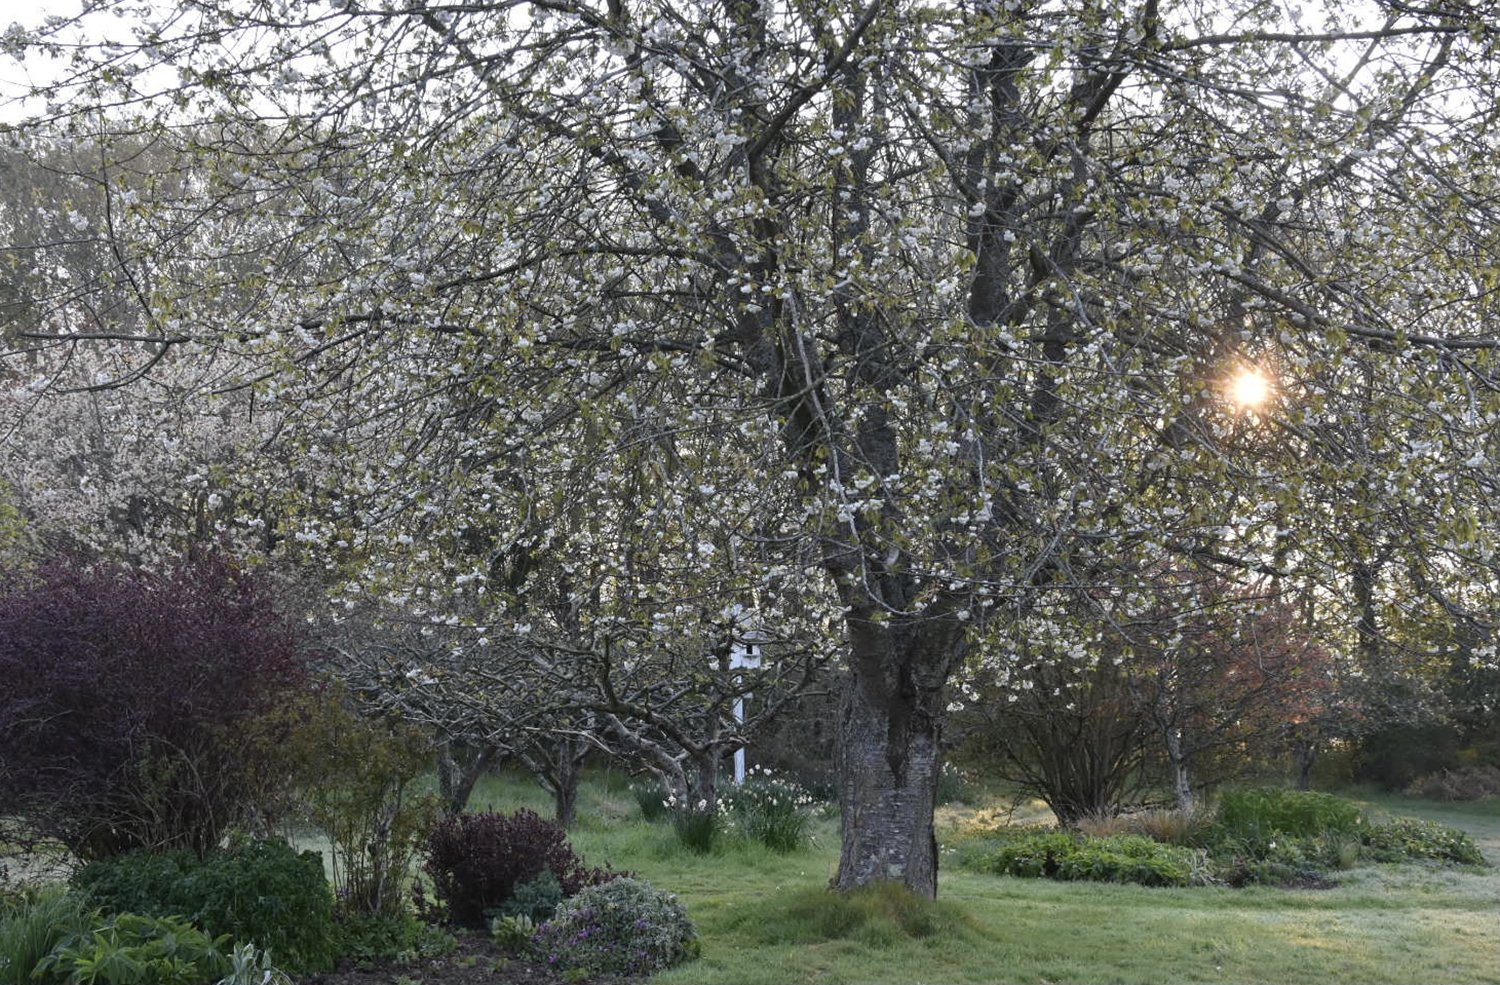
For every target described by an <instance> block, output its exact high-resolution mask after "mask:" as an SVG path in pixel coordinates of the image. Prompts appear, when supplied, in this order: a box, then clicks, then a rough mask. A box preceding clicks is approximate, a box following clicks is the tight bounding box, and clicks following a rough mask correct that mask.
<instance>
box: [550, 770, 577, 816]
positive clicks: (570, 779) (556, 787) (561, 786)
mask: <svg viewBox="0 0 1500 985" xmlns="http://www.w3.org/2000/svg"><path fill="white" fill-rule="evenodd" d="M578 774H579V771H578V770H576V769H564V770H560V771H559V773H558V775H557V776H556V777H554V778H553V779H552V808H553V816H554V819H555V820H556V821H557V824H558V826H559V827H562V828H571V827H572V826H573V822H574V821H576V820H578Z"/></svg>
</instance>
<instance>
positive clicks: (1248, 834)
mask: <svg viewBox="0 0 1500 985" xmlns="http://www.w3.org/2000/svg"><path fill="white" fill-rule="evenodd" d="M995 834H996V835H998V836H999V839H1000V840H1001V844H1000V846H999V847H998V849H996V850H994V851H991V852H988V853H980V854H975V855H971V856H970V861H969V862H968V864H969V865H970V866H971V867H974V868H977V869H979V870H981V871H986V872H993V873H995V874H997V875H1010V876H1023V877H1031V878H1049V879H1060V880H1069V881H1071V880H1093V881H1097V882H1133V883H1139V884H1141V885H1145V886H1186V885H1196V884H1210V883H1220V884H1222V883H1228V884H1229V885H1234V886H1240V885H1246V884H1250V883H1270V884H1299V885H1306V884H1309V883H1311V884H1317V883H1320V882H1321V883H1324V884H1326V876H1327V875H1328V874H1329V873H1330V872H1331V871H1333V870H1337V869H1348V868H1352V867H1353V866H1354V865H1356V864H1358V863H1359V862H1361V861H1366V862H1409V861H1416V860H1424V861H1429V862H1431V861H1436V862H1441V863H1451V864H1458V865H1477V866H1483V865H1485V864H1486V862H1485V858H1484V855H1483V853H1482V852H1481V851H1480V850H1479V847H1478V846H1477V845H1476V844H1475V843H1474V840H1473V839H1472V838H1471V837H1469V835H1468V834H1466V833H1464V832H1462V831H1458V830H1455V829H1453V828H1448V827H1444V826H1443V825H1440V824H1435V823H1433V822H1431V821H1418V820H1411V819H1406V818H1401V819H1397V820H1394V821H1390V822H1386V823H1381V824H1372V823H1370V822H1369V821H1368V820H1367V819H1366V818H1365V817H1364V815H1363V814H1362V813H1361V812H1360V810H1359V808H1358V806H1357V805H1355V804H1353V803H1351V802H1349V801H1346V800H1343V799H1341V798H1338V797H1334V796H1331V795H1329V794H1321V793H1309V792H1305V791H1292V790H1250V791H1237V792H1233V793H1230V794H1226V795H1225V797H1224V800H1223V803H1222V806H1221V810H1220V814H1219V817H1218V819H1217V820H1216V821H1215V822H1214V823H1213V824H1212V825H1209V826H1207V827H1206V828H1204V829H1203V831H1202V833H1201V834H1200V835H1199V836H1198V838H1197V844H1196V845H1195V846H1194V847H1186V846H1178V845H1167V844H1163V843H1161V842H1157V841H1155V840H1153V839H1151V838H1149V837H1145V836H1142V835H1136V834H1131V835H1115V836H1110V837H1090V836H1087V835H1084V834H1081V833H1078V832H1071V831H1056V830H1040V831H1039V830H1036V829H1031V830H1024V831H1017V832H1014V833H1006V832H995Z"/></svg>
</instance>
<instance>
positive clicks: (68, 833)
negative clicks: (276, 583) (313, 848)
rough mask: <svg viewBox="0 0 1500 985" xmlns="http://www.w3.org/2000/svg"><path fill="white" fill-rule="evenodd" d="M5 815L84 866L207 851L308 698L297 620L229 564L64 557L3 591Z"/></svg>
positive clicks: (0, 715)
mask: <svg viewBox="0 0 1500 985" xmlns="http://www.w3.org/2000/svg"><path fill="white" fill-rule="evenodd" d="M0 681H3V686H0V804H4V805H6V806H5V810H4V811H0V813H4V814H7V815H11V816H12V818H19V819H20V820H21V821H22V823H23V824H24V825H25V826H26V828H27V829H28V830H29V832H30V833H32V834H34V835H37V836H40V837H46V838H55V839H57V840H59V841H61V842H62V843H63V844H65V845H67V846H68V848H69V849H71V850H72V851H73V852H74V853H75V854H76V855H77V856H79V857H80V858H83V859H85V860H88V859H96V858H102V857H106V856H110V855H114V854H117V853H119V852H123V851H127V850H129V849H134V848H189V849H192V850H193V851H196V852H198V853H199V854H203V853H205V852H206V851H208V850H209V849H211V848H213V847H214V846H216V845H217V844H218V843H219V840H220V838H221V836H222V834H223V833H224V831H225V830H226V828H228V827H229V826H230V825H232V824H235V823H236V822H239V821H241V820H243V819H244V818H245V817H246V815H247V814H248V813H249V812H250V811H251V810H252V809H253V807H254V804H253V802H252V801H253V798H254V795H255V791H256V790H258V789H264V780H265V777H264V776H263V775H262V774H263V773H264V771H265V770H266V769H267V768H268V764H267V762H266V761H265V755H266V751H267V750H274V749H275V748H276V747H277V746H278V744H279V743H278V740H277V737H276V736H274V735H269V734H267V725H266V724H265V723H266V722H267V721H275V720H277V719H278V718H282V719H284V717H285V716H277V715H272V714H270V713H271V712H272V711H273V710H274V709H276V708H277V707H278V705H279V703H280V702H282V701H283V700H284V699H287V698H288V697H290V696H293V695H298V694H301V693H304V692H305V691H306V688H307V676H306V674H305V672H304V670H303V667H302V664H301V662H300V660H299V654H298V639H297V636H296V634H295V632H294V630H293V628H292V624H291V623H289V622H288V621H287V620H285V619H283V618H282V617H281V616H280V615H279V614H278V613H277V610H276V607H275V606H274V605H273V604H272V602H271V599H270V597H269V596H268V594H267V592H266V590H265V589H264V587H263V585H261V584H260V583H259V582H258V581H257V579H256V578H254V577H253V576H251V575H249V574H247V573H245V572H243V571H240V570H238V569H236V568H234V567H233V566H231V565H230V564H228V563H226V562H223V561H207V562H195V563H191V564H183V565H181V566H179V567H177V568H175V569H173V570H171V571H168V572H166V573H164V574H148V573H141V572H135V571H129V570H124V569H120V568H111V567H104V566H96V567H84V566H79V565H69V564H54V565H52V566H49V567H46V568H43V569H42V570H40V571H39V572H37V573H36V574H35V576H34V577H30V578H28V579H26V580H25V581H24V582H22V583H20V584H14V585H11V586H9V587H6V588H4V589H0Z"/></svg>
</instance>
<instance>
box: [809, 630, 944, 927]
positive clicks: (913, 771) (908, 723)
mask: <svg viewBox="0 0 1500 985" xmlns="http://www.w3.org/2000/svg"><path fill="white" fill-rule="evenodd" d="M933 629H934V630H935V631H934V632H933V636H934V637H943V636H946V635H947V634H944V633H942V631H941V630H938V629H937V628H936V627H933ZM853 635H854V636H855V639H854V641H853V642H854V646H855V654H854V660H853V661H852V663H853V668H854V669H853V671H852V672H851V674H850V677H849V680H848V682H847V683H846V685H845V689H844V696H843V707H842V709H841V713H840V720H839V786H840V803H841V805H842V808H843V819H842V850H841V852H840V854H839V869H838V875H837V876H836V877H835V879H834V888H836V889H853V888H856V887H858V886H865V885H869V884H871V883H876V882H884V881H891V882H900V883H903V884H904V885H906V886H907V887H908V888H909V889H911V890H912V891H913V892H915V893H917V894H919V895H921V896H925V897H927V898H929V899H931V898H933V897H935V896H937V874H938V849H937V835H936V832H935V830H934V827H933V811H934V810H935V809H936V807H937V788H938V777H939V775H940V774H941V772H942V768H943V760H942V751H941V748H940V740H941V729H942V720H943V714H944V712H945V711H946V707H945V699H944V696H943V684H944V682H945V681H946V678H947V667H949V666H951V657H952V656H953V655H954V654H951V653H943V652H942V651H943V650H944V649H950V650H951V649H952V648H953V647H955V646H956V645H957V644H956V641H955V640H953V639H951V638H949V639H947V640H942V639H928V640H926V641H924V642H925V643H926V644H927V646H922V645H920V644H918V645H917V646H915V647H912V649H915V650H918V651H921V650H928V649H929V647H930V648H931V649H930V650H929V652H926V653H922V652H917V653H911V652H908V653H905V654H901V653H899V652H897V653H892V652H890V651H889V650H887V653H886V657H887V659H885V660H882V661H879V662H876V661H869V660H865V661H862V660H860V659H859V656H860V654H859V647H860V642H861V641H860V640H859V639H858V636H859V635H860V634H857V633H856V634H853ZM881 635H884V634H881ZM882 642H883V643H884V644H885V646H886V647H889V646H890V640H889V639H886V640H883V641H882ZM932 651H935V652H932ZM866 655H868V653H867V654H866ZM924 658H925V659H924ZM861 668H864V669H865V672H864V673H861Z"/></svg>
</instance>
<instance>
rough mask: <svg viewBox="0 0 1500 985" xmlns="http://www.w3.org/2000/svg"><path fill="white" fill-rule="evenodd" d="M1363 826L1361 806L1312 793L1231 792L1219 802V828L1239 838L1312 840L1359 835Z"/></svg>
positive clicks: (1262, 790)
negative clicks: (1264, 837) (1337, 835)
mask: <svg viewBox="0 0 1500 985" xmlns="http://www.w3.org/2000/svg"><path fill="white" fill-rule="evenodd" d="M1363 823H1364V816H1363V815H1362V814H1361V813H1360V810H1359V806H1358V805H1356V804H1353V803H1351V802H1349V801H1347V800H1344V799H1343V798H1342V797H1335V796H1333V795H1332V794H1326V793H1317V792H1315V791H1311V790H1281V789H1276V788H1267V789H1256V790H1229V791H1226V792H1225V793H1224V795H1223V797H1222V798H1221V799H1220V801H1219V827H1220V829H1221V830H1223V831H1224V832H1226V833H1227V834H1230V835H1236V836H1255V835H1287V836H1290V837H1293V838H1312V837H1315V836H1317V835H1323V834H1329V833H1334V832H1338V833H1344V832H1350V831H1355V830H1357V829H1358V828H1359V826H1360V825H1361V824H1363Z"/></svg>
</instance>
